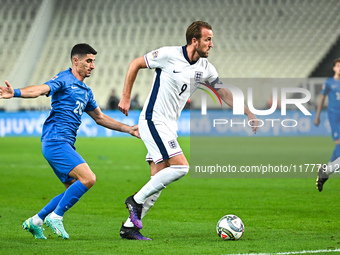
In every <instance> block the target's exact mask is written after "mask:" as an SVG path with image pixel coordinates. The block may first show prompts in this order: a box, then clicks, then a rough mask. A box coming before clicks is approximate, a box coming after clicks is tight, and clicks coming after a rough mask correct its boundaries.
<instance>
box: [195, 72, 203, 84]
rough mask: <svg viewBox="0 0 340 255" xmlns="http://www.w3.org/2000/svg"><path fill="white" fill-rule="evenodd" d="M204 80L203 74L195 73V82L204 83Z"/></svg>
mask: <svg viewBox="0 0 340 255" xmlns="http://www.w3.org/2000/svg"><path fill="white" fill-rule="evenodd" d="M202 79H203V72H198V71H196V72H195V82H196V83H197V82H202Z"/></svg>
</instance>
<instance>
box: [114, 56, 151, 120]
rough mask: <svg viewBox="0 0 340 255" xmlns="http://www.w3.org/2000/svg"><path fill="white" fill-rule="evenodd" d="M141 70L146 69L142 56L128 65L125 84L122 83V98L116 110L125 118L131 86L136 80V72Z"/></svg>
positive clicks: (128, 107) (128, 106)
mask: <svg viewBox="0 0 340 255" xmlns="http://www.w3.org/2000/svg"><path fill="white" fill-rule="evenodd" d="M142 68H147V66H146V63H145V59H144V56H142V57H139V58H136V59H134V60H132V62H131V63H130V65H129V68H128V71H127V74H126V77H125V82H124V88H123V93H122V98H121V100H120V102H119V104H118V109H119V110H120V111H121V112H122V113H124V114H125V115H126V116H127V115H128V112H129V109H130V102H131V101H130V98H131V91H132V87H133V84H134V82H135V80H136V77H137V74H138V71H139V70H140V69H142Z"/></svg>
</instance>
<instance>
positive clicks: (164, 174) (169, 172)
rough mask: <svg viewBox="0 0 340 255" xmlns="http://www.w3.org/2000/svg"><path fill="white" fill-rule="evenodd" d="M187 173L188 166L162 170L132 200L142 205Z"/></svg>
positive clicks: (176, 166)
mask: <svg viewBox="0 0 340 255" xmlns="http://www.w3.org/2000/svg"><path fill="white" fill-rule="evenodd" d="M188 172H189V166H186V165H173V166H170V167H167V168H164V169H162V170H161V171H159V172H158V173H157V174H155V175H154V176H153V178H152V179H151V180H150V181H149V182H148V183H147V184H145V185H144V186H143V187H142V188H141V189H140V190H139V191H138V192H137V194H135V195H134V197H133V198H134V199H135V201H136V202H137V203H138V204H144V202H145V200H146V199H147V198H148V197H149V196H151V195H153V194H155V193H156V192H158V191H160V190H162V189H164V188H166V186H168V185H169V184H170V183H172V182H174V181H177V180H179V179H181V178H182V177H183V176H185V175H186V174H187V173H188Z"/></svg>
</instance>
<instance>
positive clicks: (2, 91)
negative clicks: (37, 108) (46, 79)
mask: <svg viewBox="0 0 340 255" xmlns="http://www.w3.org/2000/svg"><path fill="white" fill-rule="evenodd" d="M5 84H6V87H0V98H3V99H9V98H12V97H22V98H35V97H38V96H42V95H47V94H48V93H49V92H50V87H49V86H48V85H46V84H42V85H32V86H28V87H25V88H22V89H13V87H12V85H11V84H10V83H9V82H8V81H5Z"/></svg>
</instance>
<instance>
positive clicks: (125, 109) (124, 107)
mask: <svg viewBox="0 0 340 255" xmlns="http://www.w3.org/2000/svg"><path fill="white" fill-rule="evenodd" d="M130 104H131V101H130V98H124V97H122V99H121V100H120V102H119V104H118V109H119V110H120V111H121V112H122V113H124V114H125V116H128V115H129V109H130Z"/></svg>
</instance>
